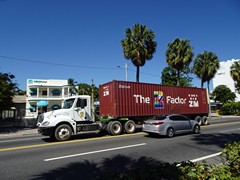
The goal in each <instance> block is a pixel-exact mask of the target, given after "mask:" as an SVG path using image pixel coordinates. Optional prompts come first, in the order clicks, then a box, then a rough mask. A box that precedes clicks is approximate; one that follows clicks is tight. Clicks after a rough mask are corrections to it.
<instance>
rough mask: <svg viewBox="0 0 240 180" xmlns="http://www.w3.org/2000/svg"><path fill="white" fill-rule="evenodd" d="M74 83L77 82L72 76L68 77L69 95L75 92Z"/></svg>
mask: <svg viewBox="0 0 240 180" xmlns="http://www.w3.org/2000/svg"><path fill="white" fill-rule="evenodd" d="M76 84H77V81H74V79H73V78H69V79H68V86H70V92H69V93H70V94H71V95H73V94H76V93H77V89H76Z"/></svg>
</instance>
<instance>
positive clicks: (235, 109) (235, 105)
mask: <svg viewBox="0 0 240 180" xmlns="http://www.w3.org/2000/svg"><path fill="white" fill-rule="evenodd" d="M219 114H220V115H233V114H236V115H237V114H240V102H229V103H225V104H224V105H223V106H222V109H221V111H220V112H219Z"/></svg>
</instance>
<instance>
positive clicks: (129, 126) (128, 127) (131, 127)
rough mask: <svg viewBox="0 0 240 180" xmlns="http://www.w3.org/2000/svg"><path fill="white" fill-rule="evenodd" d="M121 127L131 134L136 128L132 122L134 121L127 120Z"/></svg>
mask: <svg viewBox="0 0 240 180" xmlns="http://www.w3.org/2000/svg"><path fill="white" fill-rule="evenodd" d="M123 128H124V131H125V132H126V133H127V134H132V133H134V132H135V130H136V124H135V123H134V121H132V120H128V121H127V122H125V123H124V125H123Z"/></svg>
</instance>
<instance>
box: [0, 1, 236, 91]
mask: <svg viewBox="0 0 240 180" xmlns="http://www.w3.org/2000/svg"><path fill="white" fill-rule="evenodd" d="M137 23H139V24H143V25H146V26H147V27H148V28H149V29H151V30H152V31H154V32H155V35H156V38H155V41H156V42H157V50H156V53H155V54H154V57H153V59H152V60H151V61H147V63H146V64H145V66H144V67H142V68H141V69H140V81H141V82H148V83H158V84H159V83H161V73H162V70H163V68H165V67H166V66H167V63H166V57H165V52H166V50H167V44H168V43H169V42H171V41H173V40H174V39H176V38H181V39H189V40H190V44H191V46H192V47H193V48H194V51H193V52H194V55H195V56H194V58H195V57H196V55H197V54H199V53H202V52H203V51H204V50H206V51H212V52H214V53H215V54H216V55H217V56H218V57H219V60H220V61H226V60H230V59H239V58H240V45H239V42H240V1H239V0H198V1H197V0H148V1H146V0H121V1H113V0H0V72H7V73H12V74H14V75H15V77H16V78H15V80H16V82H17V83H18V84H19V88H20V89H22V90H25V89H26V80H27V79H69V78H74V79H75V81H77V82H78V83H87V84H90V83H91V80H92V79H94V82H95V84H96V85H97V86H98V85H99V84H103V83H105V82H108V81H111V80H113V79H116V80H125V78H126V77H125V68H124V66H125V64H126V63H128V67H129V70H128V80H130V81H135V79H136V78H135V77H136V75H135V71H136V68H135V67H134V65H133V64H132V63H131V62H130V61H129V60H126V59H125V58H124V55H123V49H122V46H121V40H122V39H124V38H125V30H126V29H127V28H132V26H133V25H134V24H137ZM191 65H192V64H191ZM118 66H120V67H118ZM193 83H194V85H195V86H196V87H200V80H199V79H197V78H196V77H195V78H194V81H193Z"/></svg>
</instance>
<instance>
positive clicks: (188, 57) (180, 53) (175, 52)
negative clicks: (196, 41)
mask: <svg viewBox="0 0 240 180" xmlns="http://www.w3.org/2000/svg"><path fill="white" fill-rule="evenodd" d="M192 50H193V48H192V47H191V46H190V41H189V40H182V39H179V38H177V39H175V40H174V41H173V42H170V43H168V49H167V51H166V57H167V59H166V60H167V63H168V64H169V66H171V67H172V68H174V69H176V71H177V86H179V85H180V79H181V71H182V70H183V69H184V67H186V66H189V64H190V63H191V61H192V58H193V52H192Z"/></svg>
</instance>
